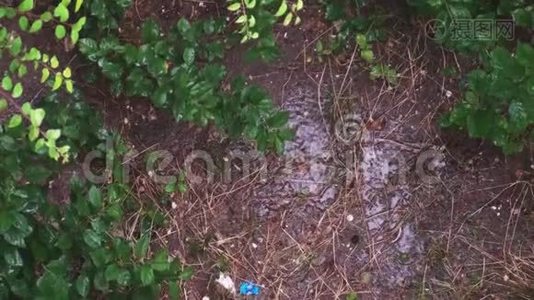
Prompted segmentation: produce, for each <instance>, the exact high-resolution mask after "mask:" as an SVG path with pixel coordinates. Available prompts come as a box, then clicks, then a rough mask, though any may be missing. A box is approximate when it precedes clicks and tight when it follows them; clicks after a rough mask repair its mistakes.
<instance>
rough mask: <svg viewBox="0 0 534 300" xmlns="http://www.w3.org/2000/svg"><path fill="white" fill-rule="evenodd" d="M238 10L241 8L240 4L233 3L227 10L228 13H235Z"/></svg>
mask: <svg viewBox="0 0 534 300" xmlns="http://www.w3.org/2000/svg"><path fill="white" fill-rule="evenodd" d="M240 8H241V3H240V2H235V3H232V4H230V5H228V10H229V11H237V10H238V9H240Z"/></svg>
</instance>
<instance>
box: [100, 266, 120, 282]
mask: <svg viewBox="0 0 534 300" xmlns="http://www.w3.org/2000/svg"><path fill="white" fill-rule="evenodd" d="M120 272H121V269H120V268H119V266H117V265H115V264H111V265H109V266H108V267H107V268H106V271H105V272H104V277H105V278H106V280H107V281H114V280H117V278H119V274H120Z"/></svg>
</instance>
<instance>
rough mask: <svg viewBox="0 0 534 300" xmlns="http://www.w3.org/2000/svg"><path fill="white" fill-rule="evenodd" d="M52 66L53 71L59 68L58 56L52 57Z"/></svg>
mask: <svg viewBox="0 0 534 300" xmlns="http://www.w3.org/2000/svg"><path fill="white" fill-rule="evenodd" d="M50 66H51V67H52V69H55V68H57V67H59V60H58V59H57V56H55V55H54V56H52V58H51V59H50Z"/></svg>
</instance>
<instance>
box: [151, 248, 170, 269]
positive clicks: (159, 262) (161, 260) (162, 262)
mask: <svg viewBox="0 0 534 300" xmlns="http://www.w3.org/2000/svg"><path fill="white" fill-rule="evenodd" d="M170 265H171V264H170V262H169V253H168V252H167V251H166V250H160V251H159V252H158V253H157V254H156V256H154V259H153V261H152V269H154V270H156V271H167V270H168V269H169V267H170Z"/></svg>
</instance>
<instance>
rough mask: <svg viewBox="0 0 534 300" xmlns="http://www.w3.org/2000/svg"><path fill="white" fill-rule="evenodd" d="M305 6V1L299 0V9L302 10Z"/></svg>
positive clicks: (297, 7)
mask: <svg viewBox="0 0 534 300" xmlns="http://www.w3.org/2000/svg"><path fill="white" fill-rule="evenodd" d="M303 8H304V1H303V0H297V6H296V9H297V11H299V10H302V9H303Z"/></svg>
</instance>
